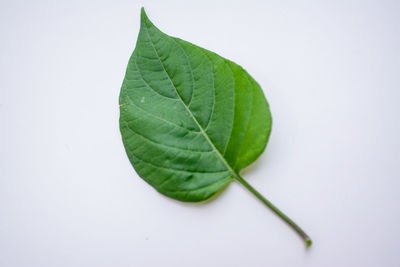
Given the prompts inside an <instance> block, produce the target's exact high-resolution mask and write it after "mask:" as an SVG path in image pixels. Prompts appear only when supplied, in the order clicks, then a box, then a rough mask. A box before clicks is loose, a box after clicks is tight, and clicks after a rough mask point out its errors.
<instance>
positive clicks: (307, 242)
mask: <svg viewBox="0 0 400 267" xmlns="http://www.w3.org/2000/svg"><path fill="white" fill-rule="evenodd" d="M234 178H235V179H236V180H237V181H238V182H239V183H240V184H242V185H243V186H244V187H245V188H246V189H247V190H249V191H250V192H251V193H252V194H253V195H255V196H256V197H257V198H258V199H259V200H261V202H262V203H264V204H265V205H266V206H267V207H268V208H270V209H271V210H272V211H273V212H274V213H275V214H276V215H278V217H280V218H281V219H282V220H283V221H284V222H286V223H287V224H288V225H289V226H290V227H292V229H293V230H295V231H296V233H298V234H299V235H300V237H301V238H302V239H303V240H304V242H305V245H306V247H310V246H311V244H312V241H311V238H310V237H309V236H308V235H307V234H306V233H305V232H304V231H303V229H301V228H300V227H299V226H298V225H297V224H296V223H295V222H294V221H293V220H292V219H290V218H289V217H288V216H286V214H284V213H283V212H282V211H280V210H279V209H278V208H277V207H276V206H275V205H274V204H272V203H271V202H270V201H269V200H268V199H266V198H265V197H264V196H263V195H261V194H260V193H259V192H258V191H257V190H256V189H255V188H254V187H252V186H251V185H250V184H249V183H248V182H246V180H245V179H243V178H242V177H241V176H240V175H235V177H234Z"/></svg>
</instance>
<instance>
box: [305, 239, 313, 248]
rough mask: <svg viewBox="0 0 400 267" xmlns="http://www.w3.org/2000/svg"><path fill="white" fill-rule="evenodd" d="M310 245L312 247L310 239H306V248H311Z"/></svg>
mask: <svg viewBox="0 0 400 267" xmlns="http://www.w3.org/2000/svg"><path fill="white" fill-rule="evenodd" d="M311 245H312V241H311V239H307V240H306V248H309V247H311Z"/></svg>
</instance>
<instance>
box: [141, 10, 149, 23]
mask: <svg viewBox="0 0 400 267" xmlns="http://www.w3.org/2000/svg"><path fill="white" fill-rule="evenodd" d="M140 21H141V22H142V23H144V22H147V21H149V18H148V17H147V14H146V11H145V10H144V7H142V8H141V9H140Z"/></svg>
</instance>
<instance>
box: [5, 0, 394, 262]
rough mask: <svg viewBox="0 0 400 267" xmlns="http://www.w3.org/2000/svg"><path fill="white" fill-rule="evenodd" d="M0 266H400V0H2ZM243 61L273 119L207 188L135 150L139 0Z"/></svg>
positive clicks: (165, 24)
mask: <svg viewBox="0 0 400 267" xmlns="http://www.w3.org/2000/svg"><path fill="white" fill-rule="evenodd" d="M0 2H1V3H0V123H1V126H0V127H1V128H0V129H1V130H0V266H2V267H3V266H4V267H13V266H29V267H30V266H41V267H42V266H45V267H46V266H49V267H50V266H51V267H52V266H117V267H119V266H138V267H141V266H243V267H244V266H246V267H247V266H256V267H258V266H323V267H327V266H363V267H364V266H385V267H390V266H400V253H399V251H400V250H399V249H400V230H399V226H400V208H399V203H400V194H399V190H400V167H399V166H400V141H399V137H400V118H399V115H400V107H399V106H400V104H399V100H400V16H399V14H400V2H399V1H378V0H376V1H344V0H343V1H341V0H340V1H278V0H276V1H261V0H260V1H256V0H247V1H220V2H217V1H215V0H202V1H198V2H194V1H181V2H178V1H166V0H164V1H21V0H16V1H14V0H13V1H11V0H10V1H4V0H3V1H0ZM141 6H144V7H145V8H146V10H147V13H148V15H149V17H150V19H151V20H152V21H153V22H154V23H155V24H156V25H158V26H159V28H160V29H161V30H163V31H164V32H166V33H167V34H170V35H173V36H178V37H180V38H182V39H185V40H188V41H190V42H193V43H195V44H197V45H199V46H202V47H205V48H207V49H210V50H212V51H215V52H217V53H219V54H220V55H222V56H224V57H226V58H229V59H231V60H233V61H235V62H237V63H238V64H240V65H242V66H243V67H244V68H246V69H247V70H248V71H249V73H250V74H251V75H252V76H253V77H254V78H255V79H256V80H257V81H258V82H259V83H260V84H261V86H262V87H263V89H264V91H265V94H266V96H267V98H268V100H269V102H270V105H271V110H272V114H273V119H274V125H273V131H272V135H271V138H270V142H269V145H268V147H267V150H266V152H265V153H264V154H263V155H262V156H261V158H260V159H259V160H258V161H257V163H256V164H254V165H253V166H252V167H250V168H248V169H247V170H245V171H244V172H243V175H244V176H245V177H246V178H247V180H248V181H249V182H250V183H251V184H252V185H253V186H254V187H256V188H257V189H258V190H259V191H260V192H262V193H263V194H264V195H265V196H266V197H267V198H269V199H270V200H271V201H272V202H273V203H275V204H276V205H277V206H278V207H280V208H281V209H282V210H283V211H285V212H286V213H287V214H288V215H289V216H290V217H292V218H293V219H294V220H295V221H296V222H297V223H298V224H299V225H301V226H302V227H303V228H304V229H305V230H306V231H307V232H308V233H309V235H310V236H311V237H312V238H313V241H314V244H313V246H312V247H311V249H309V250H306V249H305V247H304V244H303V243H302V242H301V240H300V238H298V236H297V235H296V234H295V233H294V232H293V231H292V230H291V229H290V228H289V227H288V226H287V225H285V224H284V223H283V222H282V221H281V220H280V219H278V218H277V217H276V216H274V215H273V214H272V213H271V212H270V211H269V210H268V209H266V208H265V207H264V206H263V205H262V204H261V203H260V202H259V201H258V200H257V199H255V198H254V197H253V196H252V195H250V194H249V193H248V192H247V191H245V190H244V189H243V188H242V187H241V186H240V185H238V184H235V183H233V184H231V186H229V188H228V189H227V190H226V191H225V192H224V193H223V194H222V195H220V197H219V198H217V199H215V200H214V201H212V202H210V203H207V204H185V203H180V202H177V201H174V200H171V199H168V198H166V197H163V196H162V195H160V194H158V193H157V192H156V191H155V190H154V189H152V188H151V187H150V186H149V185H147V184H146V183H145V182H144V181H142V180H141V179H140V178H139V177H138V176H137V175H136V173H135V172H134V170H133V168H132V167H131V165H130V163H129V161H128V159H127V157H126V154H125V151H124V148H123V145H122V142H121V137H120V133H119V128H118V117H119V109H118V94H119V89H120V86H121V82H122V79H123V75H124V72H125V68H126V65H127V61H128V58H129V56H130V54H131V52H132V51H133V49H134V45H135V42H136V37H137V34H138V30H139V15H140V7H141Z"/></svg>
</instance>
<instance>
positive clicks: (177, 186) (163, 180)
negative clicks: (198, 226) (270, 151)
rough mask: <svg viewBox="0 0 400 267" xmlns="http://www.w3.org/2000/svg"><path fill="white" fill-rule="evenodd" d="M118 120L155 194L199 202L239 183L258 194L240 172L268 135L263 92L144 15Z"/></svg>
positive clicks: (128, 150) (241, 72) (131, 156)
mask: <svg viewBox="0 0 400 267" xmlns="http://www.w3.org/2000/svg"><path fill="white" fill-rule="evenodd" d="M120 113H121V114H120V130H121V134H122V140H123V143H124V146H125V149H126V153H127V155H128V157H129V160H130V161H131V163H132V165H133V166H134V168H135V170H136V171H137V173H138V174H139V176H140V177H141V178H143V179H144V180H145V181H146V182H147V183H149V184H150V185H151V186H153V187H154V188H155V189H156V190H157V191H158V192H160V193H162V194H164V195H166V196H168V197H171V198H174V199H177V200H180V201H186V202H198V201H203V200H206V199H208V198H210V197H211V196H213V195H215V194H216V193H217V192H218V191H220V190H222V189H223V188H224V187H225V186H227V185H228V183H229V182H231V181H232V180H236V181H238V182H240V183H241V184H243V185H244V186H245V187H246V188H247V189H249V190H250V191H251V192H252V193H253V194H255V195H256V196H257V194H259V193H258V192H257V191H255V189H254V188H252V187H251V186H250V185H249V184H248V183H247V182H246V181H245V180H244V179H243V178H242V177H241V176H240V175H239V172H240V170H242V169H243V168H245V167H246V166H248V165H249V164H251V163H252V162H254V161H255V160H256V159H257V158H258V157H259V156H260V154H261V153H262V152H263V151H264V149H265V146H266V144H267V142H268V137H269V135H270V132H271V113H270V111H269V106H268V103H267V101H266V99H265V96H264V93H263V91H262V90H261V88H260V86H259V85H258V83H257V82H256V81H255V80H254V79H253V78H252V77H251V76H250V75H249V74H248V73H247V72H246V71H245V70H244V69H243V68H242V67H240V66H239V65H237V64H236V63H234V62H232V61H230V60H227V59H225V58H223V57H221V56H219V55H217V54H215V53H213V52H210V51H208V50H206V49H203V48H200V47H198V46H196V45H193V44H191V43H189V42H186V41H183V40H181V39H179V38H174V37H171V36H168V35H166V34H164V33H163V32H161V31H160V30H159V29H158V28H156V27H155V26H154V25H153V23H152V22H151V21H150V20H149V19H148V17H147V15H146V13H145V12H144V9H142V12H141V26H140V32H139V36H138V39H137V43H136V48H135V50H134V52H133V54H132V56H131V58H130V60H129V63H128V67H127V70H126V74H125V78H124V81H123V84H122V88H121V94H120ZM257 197H258V198H259V199H260V200H261V201H263V202H264V203H265V204H266V205H267V206H269V207H270V208H271V209H272V207H271V206H270V205H272V204H270V203H269V202H268V204H267V203H266V202H265V201H267V200H266V199H265V198H264V199H261V198H263V197H262V196H261V195H260V196H257ZM260 197H261V198H260ZM275 209H276V208H275ZM274 212H275V213H277V212H276V211H274ZM278 215H279V214H278ZM280 217H282V216H280ZM289 220H290V219H289Z"/></svg>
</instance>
